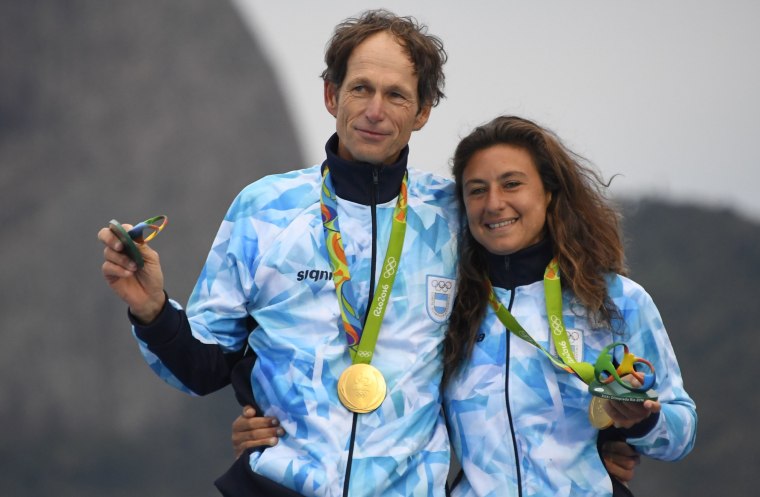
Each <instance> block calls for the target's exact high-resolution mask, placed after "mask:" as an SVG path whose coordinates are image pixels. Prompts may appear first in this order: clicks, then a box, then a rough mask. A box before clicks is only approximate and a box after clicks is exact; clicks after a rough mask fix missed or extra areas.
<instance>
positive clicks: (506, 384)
mask: <svg viewBox="0 0 760 497" xmlns="http://www.w3.org/2000/svg"><path fill="white" fill-rule="evenodd" d="M515 293H516V289H515V288H513V289H512V294H511V295H510V296H509V307H508V309H509V310H510V311H512V304H514V302H515ZM506 332H507V347H506V349H507V352H506V357H505V361H504V364H505V367H506V371H505V375H504V378H505V379H504V402H505V403H506V405H507V417H508V418H509V433H510V434H511V435H512V449H513V450H514V452H515V470H516V473H517V495H518V496H522V471H521V470H520V458H519V455H518V452H517V437H516V436H515V425H514V422H513V421H512V409H510V407H509V346H510V343H511V341H512V332H510V331H509V330H508V329H507V330H506Z"/></svg>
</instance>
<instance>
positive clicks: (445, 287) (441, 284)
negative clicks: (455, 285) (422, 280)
mask: <svg viewBox="0 0 760 497" xmlns="http://www.w3.org/2000/svg"><path fill="white" fill-rule="evenodd" d="M430 286H432V287H433V289H435V290H441V291H444V292H448V291H449V290H451V286H452V283H451V282H450V281H446V280H431V281H430Z"/></svg>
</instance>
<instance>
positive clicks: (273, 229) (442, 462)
mask: <svg viewBox="0 0 760 497" xmlns="http://www.w3.org/2000/svg"><path fill="white" fill-rule="evenodd" d="M445 59H446V54H445V52H444V50H443V47H442V44H441V42H440V41H439V40H438V39H437V38H435V37H433V36H430V35H428V34H426V31H425V28H424V27H423V26H419V25H417V24H416V22H414V21H413V20H411V19H406V18H399V17H396V16H394V15H392V14H390V13H388V12H384V11H374V12H368V13H366V14H364V15H363V16H362V17H361V18H360V19H358V20H351V21H348V22H347V23H345V24H343V25H341V26H339V27H338V29H337V31H336V34H335V36H334V38H333V40H332V42H331V46H330V48H329V49H328V54H327V56H326V60H327V62H328V67H327V69H326V70H325V73H324V74H323V77H324V81H325V82H324V98H325V106H326V108H327V110H328V111H329V112H330V113H331V114H332V115H333V116H334V117H335V119H336V129H337V133H336V135H334V136H333V137H332V138H331V139H330V140H329V141H328V143H327V147H326V154H327V158H326V160H325V162H324V163H323V164H322V166H321V167H320V166H313V167H311V168H307V169H303V170H298V171H293V172H291V173H286V174H282V175H276V176H270V177H267V178H263V179H262V180H260V181H257V182H256V183H254V184H252V185H250V186H249V187H247V188H246V189H244V190H243V192H241V193H240V195H239V196H238V198H237V199H236V200H235V201H234V202H233V204H232V206H231V208H230V210H229V212H228V213H227V215H226V216H225V219H224V221H223V223H222V225H221V228H220V230H219V233H218V234H217V237H216V239H215V241H214V244H213V247H212V249H211V252H210V254H209V257H208V259H207V261H206V265H205V267H204V269H203V271H202V273H201V275H200V278H199V280H198V283H197V285H196V287H195V289H194V291H193V294H192V296H191V297H190V301H189V303H188V306H187V311H186V313H185V312H183V311H181V310H179V306H178V305H177V304H176V303H175V302H171V301H168V299H167V297H166V295H165V293H164V290H163V277H162V274H161V268H160V265H159V261H158V256H157V254H156V253H155V252H154V251H153V250H152V249H150V248H149V247H147V246H142V247H141V252H142V254H143V257H144V259H145V265H144V268H143V269H141V270H137V267H136V266H135V265H134V263H133V262H131V261H129V260H128V259H127V258H126V256H125V255H124V254H122V253H121V250H122V246H121V244H120V243H119V242H118V241H117V240H116V239H115V238H114V237H113V235H112V234H111V233H110V232H109V230H102V231H101V232H100V233H99V238H100V239H101V240H102V241H103V242H104V243H105V244H106V247H107V248H106V250H105V258H106V262H105V263H104V264H103V269H102V270H103V274H104V276H105V278H106V280H107V281H108V283H109V285H110V286H111V288H112V289H113V291H114V292H115V293H116V294H117V295H119V296H120V297H121V298H122V299H123V300H124V301H125V302H126V303H127V304H128V305H129V309H130V314H131V319H132V322H133V324H134V326H135V332H136V335H137V337H138V338H139V339H140V340H141V341H142V346H143V347H144V349H145V352H146V358H147V359H148V361H149V362H150V363H151V366H153V367H154V369H156V371H157V372H158V374H159V375H160V376H161V377H162V378H164V379H166V380H167V381H169V382H170V383H173V384H175V385H177V384H179V386H180V387H181V388H182V389H184V390H189V391H192V392H194V393H197V394H204V393H207V392H211V391H214V390H216V389H218V388H221V387H223V386H224V385H226V384H228V383H229V381H230V374H231V368H230V365H232V364H234V363H235V362H236V361H237V360H238V359H239V357H240V355H241V353H242V352H243V351H244V350H245V348H246V347H247V346H248V347H250V348H251V350H252V351H253V352H254V353H255V355H256V357H257V359H256V362H255V366H254V368H253V373H252V384H253V394H254V395H253V397H254V399H255V401H256V402H257V403H258V405H259V407H260V408H261V410H262V411H263V412H266V413H267V414H271V415H276V416H277V417H278V418H279V420H280V422H281V424H282V427H283V428H284V429H285V433H287V435H286V436H285V437H283V439H282V440H280V443H278V444H277V446H276V447H272V448H270V449H267V450H266V451H263V452H255V453H253V454H252V455H251V456H250V457H243V458H241V459H240V460H239V465H238V467H237V469H233V470H231V473H228V474H227V475H226V476H225V478H223V479H221V480H220V481H219V482H217V485H218V486H219V487H220V490H222V492H223V493H225V494H228V495H237V494H243V493H246V492H248V493H247V495H257V494H256V493H251V492H257V491H258V492H259V494H260V495H276V492H279V491H284V489H278V490H273V488H274V487H275V486H276V485H275V484H274V482H277V483H279V484H281V485H282V486H284V487H286V488H287V489H290V490H293V491H295V492H298V493H301V494H306V495H329V496H334V495H352V496H356V495H388V496H393V495H398V496H408V495H433V496H436V495H440V496H442V495H444V482H445V479H446V474H447V471H448V462H449V447H448V440H447V435H446V428H445V424H444V421H443V417H442V415H441V410H440V393H439V382H440V379H441V357H440V351H441V342H442V340H443V336H444V330H445V322H446V317H447V315H448V308H449V306H448V304H449V303H450V298H451V295H450V290H447V289H446V288H445V287H446V285H445V283H446V282H453V280H454V277H455V274H454V268H455V265H454V257H455V253H454V238H455V236H454V234H455V229H456V227H457V225H458V218H457V216H456V214H455V213H456V210H455V204H454V196H453V190H452V188H451V185H450V183H449V181H447V180H443V179H441V178H437V177H434V176H432V175H430V174H427V173H422V172H419V171H416V170H413V169H410V168H407V165H406V162H407V155H408V147H407V143H408V141H409V138H410V136H411V134H412V132H413V131H417V130H419V129H421V128H422V127H423V126H424V125H425V123H426V122H427V120H428V117H429V115H430V111H431V108H432V107H433V106H435V105H436V104H437V103H438V101H439V100H440V98H441V97H442V96H443V93H442V88H443V72H442V66H443V63H444V62H445ZM325 171H328V172H329V173H328V174H327V175H326V177H325V178H324V179H323V177H322V174H323V173H324V172H325ZM323 189H324V190H325V191H326V194H325V195H324V196H323ZM336 196H337V199H336V198H335V197H336ZM331 198H332V200H331ZM397 199H402V200H401V201H400V202H397ZM331 202H332V203H331ZM397 204H398V205H397ZM394 211H395V212H394ZM323 212H329V213H330V214H331V215H332V216H336V215H337V221H338V222H337V223H333V224H330V225H329V226H327V227H326V226H323V222H322V221H323V220H322V217H323ZM404 213H405V217H406V222H405V223H404V222H403V219H401V222H397V223H394V222H393V219H399V218H403V217H404ZM333 221H335V219H333ZM394 226H395V228H394ZM337 233H340V234H341V238H342V243H341V242H340V241H336V236H335V235H336V234H337ZM328 235H329V237H330V238H329V239H330V240H331V242H330V245H329V246H328V245H327V242H326V239H327V237H328ZM341 245H342V247H341ZM389 246H390V248H389ZM395 246H397V247H398V249H399V250H400V248H401V247H403V250H402V251H401V253H400V255H394V247H395ZM389 253H390V255H388V254H389ZM341 257H342V259H341ZM346 268H347V269H348V273H349V275H350V280H348V281H347V282H346V283H343V281H345V280H344V279H343V278H345V277H346V274H345V273H346ZM394 277H395V279H394ZM378 278H379V279H380V281H379V282H377V279H378ZM376 284H377V286H376ZM337 285H340V286H342V294H341V296H340V298H339V297H338V294H337V293H336V286H337ZM436 285H437V286H436ZM438 286H440V287H441V288H438ZM449 286H451V285H449ZM447 292H448V293H447ZM375 295H377V299H375V302H374V305H372V304H371V303H372V302H373V297H374V296H375ZM341 302H342V303H343V305H341ZM383 312H384V316H383V317H381V318H380V319H379V321H380V323H381V324H382V326H381V327H380V328H379V332H378V336H377V338H376V340H377V341H376V345H375V346H374V347H364V348H362V347H361V346H364V342H365V341H366V339H367V337H369V336H370V335H371V334H372V333H371V329H370V328H371V326H369V325H365V316H375V318H374V319H375V321H377V320H378V318H377V315H378V314H379V315H382V314H383ZM343 316H347V320H346V321H345V322H344V320H343V319H342V317H343ZM251 318H253V319H254V320H255V322H256V323H257V327H256V328H255V329H254V330H253V331H252V332H250V331H249V327H248V324H249V322H250V319H251ZM362 327H364V328H365V329H364V330H363V333H362V336H361V338H363V339H364V340H360V338H359V335H358V334H359V331H360V329H361V328H362ZM370 341H371V340H370ZM349 344H350V345H352V346H354V348H355V349H356V352H354V353H349ZM357 344H359V346H360V347H357ZM364 349H368V350H364ZM366 354H370V355H372V359H371V362H370V363H369V364H368V366H369V367H372V368H374V372H373V374H376V373H375V372H377V373H379V374H380V375H381V377H382V380H384V382H385V385H386V388H385V390H384V391H380V389H379V388H378V390H377V391H376V392H375V391H374V390H373V392H375V393H376V394H377V395H382V394H384V399H385V400H384V401H382V403H381V404H380V405H379V406H377V407H376V409H375V410H370V412H364V411H366V410H367V409H372V408H374V407H375V406H372V405H370V406H363V405H357V404H360V403H361V402H363V399H364V397H365V395H364V394H365V393H366V392H364V391H363V390H362V388H364V386H365V383H366V381H368V378H370V379H372V378H375V379H377V378H376V377H367V376H366V375H363V374H359V375H358V376H357V375H356V374H354V375H349V377H348V379H347V380H345V379H344V380H341V375H342V374H343V373H344V372H345V371H346V370H348V369H349V367H350V366H352V364H364V365H367V364H366V363H362V362H361V360H357V361H353V360H352V356H355V357H358V358H359V359H361V357H362V356H363V355H366ZM156 358H158V359H156ZM352 371H353V370H352ZM339 382H341V384H340V385H339ZM378 382H380V379H378ZM339 387H340V388H339ZM352 389H353V390H352ZM339 390H340V391H342V392H343V394H344V397H346V396H348V397H349V398H343V401H341V399H340V398H339ZM351 391H354V392H358V393H351ZM346 392H348V393H346ZM381 400H382V399H381ZM349 409H353V410H357V411H359V412H352V411H351V410H349ZM352 477H353V479H352ZM249 487H250V488H249ZM251 488H257V489H258V490H251Z"/></svg>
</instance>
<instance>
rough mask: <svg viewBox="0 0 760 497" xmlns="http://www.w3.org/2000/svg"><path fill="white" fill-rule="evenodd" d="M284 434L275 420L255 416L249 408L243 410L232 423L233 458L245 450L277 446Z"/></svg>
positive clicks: (252, 409) (251, 408)
mask: <svg viewBox="0 0 760 497" xmlns="http://www.w3.org/2000/svg"><path fill="white" fill-rule="evenodd" d="M284 434H285V430H283V429H282V428H281V427H280V422H279V421H278V420H277V418H273V417H269V416H256V410H255V409H254V408H253V407H251V406H245V407H244V408H243V414H241V415H240V416H238V417H237V419H235V421H233V422H232V448H233V450H234V451H235V458H236V459H237V458H238V457H240V454H242V453H243V451H245V450H246V449H249V448H254V447H262V446H269V447H271V446H273V445H277V441H278V437H281V436H283V435H284Z"/></svg>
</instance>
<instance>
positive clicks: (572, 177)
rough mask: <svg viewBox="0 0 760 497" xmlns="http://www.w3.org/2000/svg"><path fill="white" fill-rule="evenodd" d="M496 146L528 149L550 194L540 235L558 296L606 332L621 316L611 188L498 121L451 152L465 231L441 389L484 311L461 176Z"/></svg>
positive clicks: (517, 122) (559, 150) (542, 139)
mask: <svg viewBox="0 0 760 497" xmlns="http://www.w3.org/2000/svg"><path fill="white" fill-rule="evenodd" d="M499 144H506V145H511V146H514V147H519V148H521V149H524V150H526V151H527V152H528V153H529V154H530V156H531V158H532V159H533V162H534V164H535V165H536V167H537V168H538V173H539V176H540V177H541V181H542V183H543V185H544V189H545V190H546V191H548V192H551V194H552V197H551V201H550V202H549V206H548V207H547V212H546V227H545V236H548V237H549V239H550V240H551V242H552V246H553V247H554V256H555V257H556V258H557V261H558V263H559V267H560V271H561V274H562V288H563V290H564V291H570V292H572V293H573V294H574V295H575V297H576V298H577V300H578V301H579V303H580V304H582V305H583V306H584V307H585V308H586V309H587V310H588V312H589V314H590V316H591V318H592V319H593V320H594V322H595V323H597V324H598V325H601V326H604V325H607V326H611V325H612V321H613V320H614V319H616V318H617V317H618V315H619V311H618V310H617V308H616V307H615V306H614V304H613V303H612V302H611V301H610V299H609V298H608V297H607V284H606V281H605V275H606V274H608V273H610V272H615V273H619V274H625V273H626V271H625V266H624V251H623V243H622V239H621V234H620V217H619V214H618V212H617V211H616V210H615V209H614V208H613V207H612V206H611V205H610V204H609V202H608V200H607V198H606V197H605V195H604V189H605V188H606V187H607V186H609V185H608V184H606V183H604V181H603V180H602V178H601V176H600V175H599V173H597V172H596V171H595V170H594V169H592V168H591V167H589V166H587V165H585V164H584V163H585V162H586V161H585V160H584V159H583V158H582V157H580V156H578V155H576V154H575V153H573V152H571V151H570V150H568V149H567V148H565V147H564V146H563V144H562V142H561V141H560V140H559V138H558V137H557V136H556V135H554V133H552V132H551V131H549V130H547V129H544V128H542V127H541V126H539V125H537V124H535V123H533V122H531V121H529V120H527V119H523V118H520V117H514V116H501V117H497V118H496V119H494V120H493V121H491V122H489V123H487V124H485V125H483V126H479V127H478V128H476V129H475V130H474V131H473V132H472V133H470V134H469V135H468V136H466V137H465V138H464V139H463V140H462V141H461V142H460V143H459V145H458V146H457V149H456V152H455V153H454V159H453V166H452V172H453V174H454V179H455V180H456V191H457V198H458V201H459V207H460V209H461V212H462V224H463V226H462V231H461V235H460V240H459V265H458V276H457V279H458V280H457V296H456V299H455V302H454V308H453V310H452V313H451V318H450V319H449V327H448V332H447V334H446V340H445V343H444V384H445V383H446V382H447V381H448V380H449V379H450V378H451V376H452V375H453V374H455V373H456V372H457V371H458V370H459V368H460V367H461V365H462V364H463V362H464V361H465V360H466V359H467V358H469V357H470V355H471V354H472V350H473V347H474V346H475V340H476V338H477V335H478V330H479V327H480V324H481V323H482V321H483V318H484V316H485V313H486V307H487V306H488V286H487V284H486V282H487V280H488V267H487V263H486V255H485V254H486V249H485V248H484V247H483V246H482V245H481V244H480V243H478V242H477V241H476V240H475V238H473V236H472V233H471V232H470V230H469V227H468V226H467V218H466V216H465V214H464V213H465V203H464V194H463V188H462V187H463V185H462V175H463V173H464V170H465V169H466V167H467V164H468V163H469V161H470V159H471V158H472V156H473V155H474V154H475V153H476V152H478V151H480V150H484V149H487V148H489V147H491V146H494V145H499Z"/></svg>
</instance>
